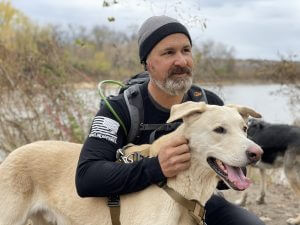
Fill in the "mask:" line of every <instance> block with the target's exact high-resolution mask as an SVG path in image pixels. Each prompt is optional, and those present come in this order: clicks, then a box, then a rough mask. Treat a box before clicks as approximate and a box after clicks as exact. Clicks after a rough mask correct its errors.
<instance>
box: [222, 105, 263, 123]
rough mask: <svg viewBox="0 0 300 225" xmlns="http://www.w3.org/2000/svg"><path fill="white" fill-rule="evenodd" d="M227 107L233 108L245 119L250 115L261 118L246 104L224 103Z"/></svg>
mask: <svg viewBox="0 0 300 225" xmlns="http://www.w3.org/2000/svg"><path fill="white" fill-rule="evenodd" d="M226 106H227V107H231V108H235V109H236V110H237V111H238V112H239V113H240V114H241V116H242V117H243V119H244V120H245V121H247V119H248V117H249V116H252V117H254V118H261V115H260V114H259V113H258V112H256V111H255V110H254V109H251V108H249V107H246V106H241V105H234V104H229V105H226Z"/></svg>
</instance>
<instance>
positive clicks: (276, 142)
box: [237, 119, 300, 224]
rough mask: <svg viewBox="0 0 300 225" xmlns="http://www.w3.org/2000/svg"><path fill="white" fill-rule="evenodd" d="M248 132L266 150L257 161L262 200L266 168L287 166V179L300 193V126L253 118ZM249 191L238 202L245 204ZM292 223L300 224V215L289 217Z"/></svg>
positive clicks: (261, 201)
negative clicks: (272, 122)
mask: <svg viewBox="0 0 300 225" xmlns="http://www.w3.org/2000/svg"><path fill="white" fill-rule="evenodd" d="M248 136H249V138H250V139H251V140H253V141H254V142H256V143H257V144H258V145H260V146H261V147H262V149H263V151H264V153H263V155H262V158H261V161H260V162H259V163H258V164H256V165H255V167H257V168H259V171H260V175H261V182H260V196H259V197H258V198H257V203H258V204H263V203H264V197H265V169H271V168H278V167H282V166H283V168H284V172H285V175H286V177H287V180H288V182H289V184H290V186H291V188H292V189H293V191H294V192H295V193H296V194H297V196H298V197H300V127H299V126H294V125H286V124H271V123H267V122H264V121H262V120H257V119H250V120H249V122H248ZM246 200H247V193H246V192H244V193H243V197H242V199H240V200H238V201H237V203H238V204H240V205H245V204H246ZM287 223H288V224H300V215H299V216H298V217H297V218H290V219H288V220H287Z"/></svg>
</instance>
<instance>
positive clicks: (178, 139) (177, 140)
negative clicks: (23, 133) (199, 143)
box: [166, 136, 188, 147]
mask: <svg viewBox="0 0 300 225" xmlns="http://www.w3.org/2000/svg"><path fill="white" fill-rule="evenodd" d="M183 144H188V140H187V139H186V138H185V137H183V136H175V137H173V138H172V139H169V140H168V141H167V142H166V145H168V146H172V147H177V146H180V145H183Z"/></svg>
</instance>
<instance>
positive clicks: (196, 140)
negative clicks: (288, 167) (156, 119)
mask: <svg viewBox="0 0 300 225" xmlns="http://www.w3.org/2000/svg"><path fill="white" fill-rule="evenodd" d="M249 116H252V117H261V116H260V114H259V113H257V112H255V111H254V110H253V109H250V108H248V107H245V106H238V105H227V106H216V105H207V104H205V103H203V102H201V103H199V102H198V103H196V102H186V103H183V104H178V105H174V106H173V107H172V108H171V116H170V118H169V120H168V122H172V121H175V120H178V119H182V120H183V122H184V123H183V128H182V129H183V133H184V135H185V136H186V138H187V139H188V140H189V146H190V148H191V154H192V157H193V158H196V159H197V160H198V162H199V163H200V165H201V166H204V167H206V168H208V169H211V170H213V171H214V172H216V174H217V175H218V177H219V178H220V179H222V180H224V181H225V182H226V183H227V184H228V185H229V186H230V187H232V188H233V189H235V190H244V189H246V188H247V187H248V186H249V185H250V181H249V179H248V178H246V177H245V175H244V174H243V172H242V169H241V168H242V167H245V166H247V165H248V164H250V163H256V162H257V161H258V160H259V159H260V157H261V155H262V153H263V151H262V149H261V148H260V147H259V146H258V145H257V144H255V143H254V142H253V141H251V140H249V139H248V138H247V124H246V122H245V120H246V119H247V118H248V117H249Z"/></svg>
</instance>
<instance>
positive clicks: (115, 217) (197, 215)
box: [107, 144, 207, 225]
mask: <svg viewBox="0 0 300 225" xmlns="http://www.w3.org/2000/svg"><path fill="white" fill-rule="evenodd" d="M132 146H133V144H129V145H126V146H124V147H123V148H122V149H119V150H118V151H117V154H116V158H117V161H118V162H121V163H132V162H134V161H138V160H141V159H142V158H144V157H149V151H150V149H149V146H147V147H145V148H142V149H140V150H139V151H136V152H132V153H129V154H126V152H125V150H126V149H128V148H129V147H132ZM157 185H158V186H159V187H160V188H162V189H163V190H164V191H165V192H166V193H167V194H168V195H169V196H170V197H171V198H172V199H173V200H174V201H175V202H177V203H178V204H180V205H181V206H183V207H184V208H186V209H187V210H188V212H189V214H190V216H191V217H192V218H193V219H194V220H195V222H196V223H197V224H198V225H207V224H206V223H205V221H204V220H205V208H204V206H203V205H202V204H201V203H200V202H199V201H197V200H195V199H192V200H188V199H186V198H185V197H183V196H182V195H181V194H179V193H178V192H176V191H175V190H174V189H173V188H170V187H169V186H168V185H167V182H161V183H158V184H157ZM107 205H108V206H109V209H110V217H111V221H112V225H120V196H119V195H115V196H110V197H109V198H108V202H107Z"/></svg>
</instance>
